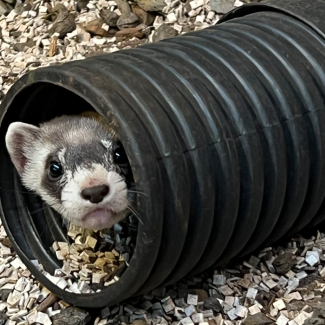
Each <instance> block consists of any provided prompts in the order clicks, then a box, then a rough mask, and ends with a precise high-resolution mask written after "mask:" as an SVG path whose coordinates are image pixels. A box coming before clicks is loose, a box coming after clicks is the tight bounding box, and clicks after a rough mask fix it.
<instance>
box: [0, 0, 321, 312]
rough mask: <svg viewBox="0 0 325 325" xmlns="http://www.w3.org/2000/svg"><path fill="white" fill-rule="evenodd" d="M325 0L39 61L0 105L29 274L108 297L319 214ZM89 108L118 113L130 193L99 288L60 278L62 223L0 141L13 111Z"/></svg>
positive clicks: (18, 244) (7, 221)
mask: <svg viewBox="0 0 325 325" xmlns="http://www.w3.org/2000/svg"><path fill="white" fill-rule="evenodd" d="M324 17H325V1H323V0H313V1H312V2H307V1H305V0H287V1H282V0H274V1H273V0H272V1H267V2H264V3H258V4H251V5H246V6H243V7H241V8H238V9H236V10H234V11H232V12H231V13H230V14H228V15H226V16H225V17H224V18H223V19H222V21H221V22H220V23H219V24H218V25H216V26H213V27H210V28H207V29H205V30H202V31H197V32H193V33H189V34H186V35H183V36H180V37H176V38H173V39H167V40H164V41H162V42H159V43H155V44H148V45H145V46H142V47H141V48H137V49H134V50H123V51H120V52H117V53H112V54H107V55H102V56H96V57H92V58H89V59H86V60H83V61H75V62H71V63H67V64H64V65H62V66H52V67H46V68H42V69H37V70H35V71H33V72H30V73H29V74H27V75H25V76H24V77H22V78H21V79H20V80H18V81H17V82H16V83H15V84H14V86H13V87H12V88H11V89H10V91H9V92H8V94H7V96H6V97H5V99H4V100H3V103H2V105H1V108H0V114H1V121H2V122H1V127H0V132H1V137H0V139H1V147H0V150H1V151H0V161H1V173H0V186H1V189H2V190H1V191H0V195H1V209H2V220H3V224H4V226H5V228H6V231H7V233H8V235H9V238H10V239H11V241H12V243H13V246H14V248H15V250H16V251H17V253H18V254H19V256H20V257H21V258H22V260H23V262H24V263H25V264H26V265H27V266H28V268H29V269H30V270H31V272H32V273H33V274H34V276H35V277H36V278H37V279H38V280H39V281H40V282H41V283H42V284H44V285H45V286H46V287H48V288H49V289H50V290H51V291H52V292H53V293H54V294H56V295H58V296H59V297H60V298H62V299H64V300H65V301H67V302H69V303H71V304H74V305H78V306H83V307H101V306H107V305H112V304H115V303H118V302H120V301H122V300H123V299H126V298H128V297H130V296H132V295H135V294H140V293H144V292H148V291H149V290H151V289H153V288H155V287H157V286H160V285H167V284H171V283H173V282H175V281H177V280H179V279H181V278H182V277H184V276H185V275H187V274H195V273H198V272H200V271H203V270H205V269H207V268H208V267H210V266H212V265H221V264H224V263H226V262H228V261H229V260H230V259H232V258H234V257H236V256H243V255H245V254H248V253H250V252H252V251H253V250H254V249H256V248H258V247H261V246H266V245H269V244H271V243H272V242H275V241H276V240H278V239H279V238H281V237H283V236H284V235H288V234H293V233H294V232H297V231H299V230H301V229H302V228H304V227H306V226H308V225H316V224H317V223H319V222H321V221H322V220H323V219H325V214H324V211H325V203H324V202H325V201H324V196H325V166H324V165H325V156H324V154H325V104H324V99H325V71H324V70H325V40H324V37H325V35H324V31H325V20H324ZM89 109H95V110H97V111H98V112H99V113H100V114H102V115H103V116H105V117H107V118H108V119H109V118H110V116H115V117H116V119H117V120H118V123H119V125H118V133H119V135H120V138H121V141H122V143H123V145H124V147H125V149H126V152H127V154H128V157H129V159H130V163H131V166H132V170H133V174H134V177H135V180H136V184H137V187H138V188H141V190H143V191H145V192H146V193H150V196H149V197H144V196H142V197H139V206H138V211H139V214H140V215H141V218H142V221H143V224H140V225H139V231H138V237H137V242H136V252H135V254H134V255H133V257H132V259H131V261H130V265H129V267H128V268H127V270H126V271H125V273H124V274H123V275H122V277H121V278H120V280H119V281H118V282H116V283H115V284H113V285H111V286H110V287H108V288H107V289H106V290H103V291H101V292H98V293H96V294H74V293H71V292H66V291H62V290H61V289H59V288H58V287H56V286H55V285H54V284H53V283H52V282H50V281H49V280H48V279H47V278H45V277H44V276H43V275H42V274H41V273H40V271H39V270H38V268H37V267H36V266H35V265H34V264H33V263H32V262H31V260H32V259H37V260H39V261H40V263H42V264H43V265H44V267H45V269H46V270H48V271H50V272H53V270H54V269H55V268H58V267H59V264H58V261H57V260H56V259H55V257H54V256H53V254H52V253H51V251H50V250H49V247H50V246H51V245H52V243H53V241H54V239H56V240H60V239H63V238H64V234H63V232H62V229H60V226H59V225H60V222H59V221H58V219H57V216H55V215H54V214H53V212H52V211H51V210H46V211H44V210H43V209H42V202H41V201H40V199H39V198H38V197H36V196H34V195H29V194H28V193H26V191H22V190H21V189H22V187H21V184H20V181H19V178H18V177H17V175H16V173H15V171H14V168H13V165H12V163H11V161H10V159H9V156H8V153H7V151H6V148H5V144H4V138H5V133H6V130H7V128H8V125H9V124H10V123H11V122H13V121H23V122H26V123H33V124H38V123H39V122H41V121H46V120H49V119H51V118H53V117H55V116H58V115H61V114H63V113H64V114H68V113H71V114H72V113H80V112H82V111H85V110H89Z"/></svg>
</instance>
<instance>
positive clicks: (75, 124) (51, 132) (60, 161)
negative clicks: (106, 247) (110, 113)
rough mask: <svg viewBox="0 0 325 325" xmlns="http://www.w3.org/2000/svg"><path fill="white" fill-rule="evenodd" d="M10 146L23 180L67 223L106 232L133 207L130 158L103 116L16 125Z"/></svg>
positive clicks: (10, 132)
mask: <svg viewBox="0 0 325 325" xmlns="http://www.w3.org/2000/svg"><path fill="white" fill-rule="evenodd" d="M6 146H7V149H8V152H9V155H10V157H11V160H12V162H13V164H14V165H15V167H16V169H17V171H18V173H19V175H20V177H21V180H22V183H23V184H24V185H25V186H26V187H27V188H28V189H30V190H32V191H34V192H36V193H37V194H38V195H40V197H41V198H42V199H43V200H44V201H45V202H46V203H48V204H49V205H50V206H51V207H53V208H54V209H55V210H57V211H58V212H59V213H60V214H61V215H62V216H63V217H64V218H65V219H66V220H67V221H69V222H71V223H73V224H75V225H79V226H81V227H83V228H86V229H95V230H100V229H104V228H110V227H111V226H113V225H114V224H115V223H117V222H119V221H120V220H122V219H123V218H124V217H126V216H127V215H128V214H130V209H131V210H133V208H132V207H134V204H135V193H134V191H132V190H133V189H134V187H135V184H134V181H133V175H132V171H131V168H130V165H129V161H128V158H127V156H126V153H125V151H124V149H123V147H122V145H121V143H120V142H119V141H118V139H117V137H116V134H115V133H114V132H113V131H112V129H111V128H110V126H109V125H108V124H107V123H106V122H105V121H104V119H103V118H101V117H100V116H99V115H98V114H96V113H92V112H91V113H86V114H82V115H80V116H79V115H76V116H61V117H58V118H55V119H53V120H51V121H49V122H46V123H43V124H41V125H40V127H36V126H34V125H30V124H25V123H21V122H15V123H12V124H10V126H9V128H8V131H7V134H6Z"/></svg>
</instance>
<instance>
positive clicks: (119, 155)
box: [114, 147, 129, 165]
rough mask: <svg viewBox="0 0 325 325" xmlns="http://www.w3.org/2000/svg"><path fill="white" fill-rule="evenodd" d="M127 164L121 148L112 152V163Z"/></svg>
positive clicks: (126, 158)
mask: <svg viewBox="0 0 325 325" xmlns="http://www.w3.org/2000/svg"><path fill="white" fill-rule="evenodd" d="M128 162H129V161H128V157H127V156H126V153H125V151H124V149H123V148H122V147H119V148H116V149H115V151H114V163H115V164H116V165H126V164H128Z"/></svg>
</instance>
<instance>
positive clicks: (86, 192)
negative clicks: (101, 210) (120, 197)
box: [81, 185, 109, 203]
mask: <svg viewBox="0 0 325 325" xmlns="http://www.w3.org/2000/svg"><path fill="white" fill-rule="evenodd" d="M108 192H109V187H108V186H107V185H98V186H93V187H88V188H85V189H83V190H82V191H81V196H82V197H83V198H84V199H85V200H87V201H90V202H91V203H99V202H102V201H103V199H104V197H105V196H106V195H107V194H108Z"/></svg>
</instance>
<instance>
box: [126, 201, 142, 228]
mask: <svg viewBox="0 0 325 325" xmlns="http://www.w3.org/2000/svg"><path fill="white" fill-rule="evenodd" d="M126 208H127V209H129V210H130V211H131V212H132V213H133V214H134V215H135V216H136V217H137V219H138V220H139V221H140V223H141V224H142V225H143V222H142V220H141V219H140V217H139V215H138V213H137V212H136V211H135V209H134V208H133V207H131V206H129V205H128V206H127V207H126Z"/></svg>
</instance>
